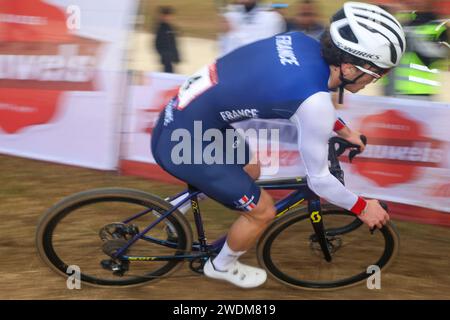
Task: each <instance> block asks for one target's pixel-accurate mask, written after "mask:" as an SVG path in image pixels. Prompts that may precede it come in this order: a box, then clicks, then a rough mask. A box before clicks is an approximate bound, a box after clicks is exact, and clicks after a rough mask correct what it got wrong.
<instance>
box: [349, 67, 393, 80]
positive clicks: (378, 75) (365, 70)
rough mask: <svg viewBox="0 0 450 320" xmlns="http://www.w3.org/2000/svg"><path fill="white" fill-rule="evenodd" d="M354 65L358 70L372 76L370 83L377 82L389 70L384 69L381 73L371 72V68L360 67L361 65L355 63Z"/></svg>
mask: <svg viewBox="0 0 450 320" xmlns="http://www.w3.org/2000/svg"><path fill="white" fill-rule="evenodd" d="M354 66H355V68H356V69H358V70H360V71H362V72H364V73H366V74H368V75H370V76H372V77H373V81H372V83H375V82H377V81H378V80H380V79H381V78H382V77H383V76H384V75H385V74H386V73H388V72H389V71H386V72H384V73H382V74H379V73H376V72H373V71H371V70H369V69H366V68H363V67H361V66H357V65H354Z"/></svg>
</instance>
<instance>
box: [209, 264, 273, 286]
mask: <svg viewBox="0 0 450 320" xmlns="http://www.w3.org/2000/svg"><path fill="white" fill-rule="evenodd" d="M203 273H204V274H205V275H206V276H207V277H209V278H213V279H219V280H225V281H228V282H231V283H232V284H234V285H235V286H238V287H241V288H255V287H258V286H260V285H262V284H263V283H264V282H266V280H267V273H266V271H265V270H264V269H261V268H255V267H251V266H248V265H245V264H242V263H240V262H239V261H236V262H235V263H234V264H233V265H232V266H231V267H230V268H229V269H228V270H227V271H219V270H216V269H215V268H214V266H213V263H212V262H211V259H208V261H206V263H205V266H204V267H203Z"/></svg>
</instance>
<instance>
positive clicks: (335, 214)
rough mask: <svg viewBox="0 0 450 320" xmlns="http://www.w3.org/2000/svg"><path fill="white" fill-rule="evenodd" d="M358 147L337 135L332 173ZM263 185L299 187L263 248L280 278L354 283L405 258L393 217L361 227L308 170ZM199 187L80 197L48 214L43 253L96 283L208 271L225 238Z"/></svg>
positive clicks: (325, 285)
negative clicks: (210, 222)
mask: <svg viewBox="0 0 450 320" xmlns="http://www.w3.org/2000/svg"><path fill="white" fill-rule="evenodd" d="M364 138H365V137H364ZM356 147H357V146H356V145H353V144H350V143H349V142H347V141H346V140H344V139H341V138H339V137H333V138H331V139H330V141H329V163H330V172H331V173H332V174H333V175H334V176H335V177H336V178H338V179H339V180H340V181H341V183H344V172H343V170H342V169H341V167H340V162H339V159H338V157H339V156H340V155H342V154H343V153H344V152H345V151H346V150H347V149H353V150H351V151H350V152H349V155H348V156H349V159H350V162H351V161H352V159H353V158H354V157H355V156H356V155H357V154H358V153H359V151H358V150H357V149H355V148H356ZM257 183H258V184H259V185H260V186H261V187H262V188H264V189H267V190H279V189H287V190H292V191H291V192H290V193H289V195H288V196H286V197H284V198H283V199H281V200H279V201H278V202H277V203H276V204H275V207H276V210H277V217H276V219H275V220H274V222H273V223H272V224H271V225H270V226H269V227H268V228H267V229H266V231H265V232H264V233H263V235H262V236H261V237H260V239H259V241H258V243H257V246H256V254H257V259H258V262H259V264H260V265H261V266H262V267H263V268H264V269H265V270H266V271H267V272H268V274H269V275H270V276H271V277H272V278H274V279H276V280H278V281H280V282H281V283H284V284H286V285H288V286H291V287H295V288H303V289H309V290H332V289H338V288H344V287H350V286H353V285H357V284H358V283H361V282H363V281H364V280H366V279H367V278H368V277H369V276H371V272H368V271H367V270H368V268H370V267H371V266H376V267H378V268H379V269H380V270H385V269H386V268H387V267H388V266H389V265H390V264H391V263H392V262H393V260H394V258H395V256H396V255H397V253H398V249H399V236H398V233H397V231H396V229H395V226H394V225H393V223H392V222H388V223H387V224H386V225H385V226H383V228H381V229H373V230H369V229H368V228H365V227H362V226H363V223H362V221H361V220H360V219H358V218H357V217H356V216H355V215H354V214H353V213H351V212H349V211H346V210H344V209H341V208H338V207H336V206H333V205H329V204H325V205H322V204H321V201H320V198H319V197H318V196H317V195H315V194H314V193H313V192H312V191H311V190H310V189H309V188H308V185H307V181H306V179H305V178H303V177H299V178H288V179H276V180H266V181H258V182H257ZM199 193H200V191H199V190H197V189H195V188H194V187H193V186H189V185H188V189H187V191H183V192H181V193H179V194H177V195H175V196H173V197H171V198H168V199H166V200H164V199H162V198H160V197H157V196H155V195H152V194H149V193H146V192H143V191H139V190H134V189H122V188H104V189H93V190H88V191H84V192H81V193H77V194H74V195H72V196H69V197H67V198H65V199H63V200H61V201H60V202H59V203H57V204H55V205H54V206H53V207H52V208H50V209H49V210H48V211H47V212H46V214H45V215H44V216H43V217H42V218H41V220H40V222H39V224H38V227H37V232H36V245H37V248H38V252H39V254H40V256H41V258H42V259H43V261H44V262H45V263H46V264H47V265H49V266H50V267H51V269H53V270H54V271H56V272H57V273H58V274H60V275H63V276H65V277H67V276H68V274H67V273H66V272H67V269H68V267H69V266H70V265H77V266H79V267H80V270H81V281H82V282H84V283H86V284H89V285H93V286H119V287H121V286H136V285H142V284H145V283H147V282H149V281H156V280H159V279H161V278H165V277H168V276H169V275H171V274H172V273H173V272H174V271H176V270H177V269H178V268H179V267H181V265H182V264H183V262H186V261H188V262H189V266H190V269H191V270H192V271H194V272H196V273H200V274H201V273H202V270H203V266H204V264H205V262H206V261H207V260H208V259H209V257H211V256H214V255H216V254H217V253H218V252H219V251H220V249H221V247H222V245H223V243H224V241H225V239H226V237H225V236H223V237H221V238H219V239H217V240H216V241H214V242H212V243H209V242H208V241H207V240H206V236H205V232H204V227H203V222H202V217H201V213H200V206H199V204H198V199H197V196H198V194H199ZM179 197H185V199H184V200H183V201H181V202H180V203H178V204H177V205H175V206H172V205H171V204H170V203H169V201H172V200H173V199H176V198H179ZM186 201H191V206H192V211H193V214H194V219H195V226H196V230H197V236H198V240H197V241H193V238H194V236H193V231H192V228H191V225H190V224H189V222H188V221H187V219H186V217H185V216H184V215H183V214H182V213H181V212H180V211H179V210H178V208H179V207H180V206H181V205H183V204H184V203H186ZM305 201H306V202H307V203H308V204H307V205H304V204H303V203H304V202H305ZM382 205H383V206H384V207H385V209H386V210H387V206H386V205H385V204H383V203H382ZM102 214H103V215H102ZM104 215H108V216H107V217H105V216H104ZM114 221H120V222H114ZM311 225H312V228H311ZM141 230H142V231H141ZM369 231H370V232H369ZM86 237H88V238H86ZM90 237H92V239H91V238H90ZM150 253H151V254H150ZM153 253H154V254H153ZM150 268H151V269H150Z"/></svg>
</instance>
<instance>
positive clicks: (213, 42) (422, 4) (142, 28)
mask: <svg viewBox="0 0 450 320" xmlns="http://www.w3.org/2000/svg"><path fill="white" fill-rule="evenodd" d="M240 2H241V4H242V5H245V3H246V2H247V5H248V3H256V5H257V7H261V8H262V7H263V8H264V9H265V10H271V11H275V12H277V13H278V14H280V15H281V16H282V18H283V19H284V20H285V22H286V24H285V26H284V28H285V30H286V31H292V30H299V31H303V32H305V31H306V32H307V33H308V34H310V35H311V33H316V34H313V36H317V35H318V34H320V29H319V30H318V29H317V25H318V26H319V27H326V26H327V25H328V24H329V23H328V22H329V18H330V17H331V16H332V14H334V13H335V12H336V11H337V10H338V9H339V8H340V7H342V5H343V3H344V2H345V1H341V0H338V1H332V2H330V1H325V0H311V1H308V0H307V1H304V0H287V1H264V0H250V1H247V0H243V1H240ZM240 2H239V1H225V0H224V1H219V0H217V1H195V0H192V1H183V0H174V1H162V0H161V1H160V0H142V1H140V3H139V10H138V17H137V19H136V29H135V30H136V31H135V33H134V34H133V36H132V42H131V46H130V56H129V66H130V68H131V69H132V70H136V71H148V70H152V71H163V70H164V69H163V68H162V67H161V62H160V55H159V54H158V52H157V51H156V50H155V46H154V42H155V37H156V35H157V33H158V25H159V22H160V14H159V10H160V8H161V7H170V8H172V11H173V12H172V13H171V17H170V19H171V24H172V26H173V27H174V30H175V31H174V32H175V33H174V34H175V36H176V39H177V48H178V51H179V53H180V57H182V58H181V59H180V61H179V62H178V63H177V64H176V65H175V64H174V66H175V67H176V68H175V72H176V73H180V74H185V75H189V74H191V73H193V72H195V71H196V70H197V69H199V68H200V67H201V66H202V65H203V64H205V63H208V62H209V61H213V60H214V59H215V58H216V57H217V56H220V55H221V54H222V53H223V50H222V49H223V48H222V47H223V38H224V35H226V34H227V31H230V29H227V27H224V20H225V21H228V22H230V23H231V25H232V28H234V32H235V33H244V34H245V33H246V35H245V37H248V38H249V39H248V42H251V41H252V40H256V39H259V37H258V35H255V34H256V33H258V31H255V28H251V27H247V26H248V25H250V24H252V23H254V24H258V26H259V27H260V28H262V27H263V26H264V25H265V28H269V29H270V28H271V23H272V19H271V18H270V17H269V18H267V17H263V18H262V20H265V19H267V20H265V21H261V22H260V21H258V22H252V21H251V17H253V18H254V17H255V16H257V13H256V11H257V9H253V10H251V11H249V12H248V13H246V14H242V15H240V16H239V15H236V14H233V13H236V12H239V10H240V9H239V8H237V6H236V4H239V3H240ZM363 2H367V3H373V4H378V5H382V6H384V7H385V8H386V9H388V11H390V12H391V13H393V14H394V15H395V16H396V17H397V18H398V19H399V20H400V21H401V22H402V23H403V25H404V26H414V29H415V30H409V33H410V37H409V39H408V40H409V41H408V42H411V43H412V39H413V35H414V34H416V35H417V34H420V33H421V32H423V31H424V29H425V28H426V27H427V26H428V27H430V26H431V25H435V24H436V26H437V25H439V24H440V23H441V22H443V21H445V19H448V17H449V16H450V1H446V0H444V1H442V0H426V1H417V0H408V1H392V0H374V1H363ZM412 12H420V15H419V17H417V16H415V17H414V16H413V14H412ZM224 17H225V18H224ZM246 17H247V18H248V19H249V21H247V22H245V19H246ZM227 19H228V20H227ZM239 19H242V20H241V21H240V22H237V21H236V20H239ZM228 28H230V26H228ZM237 29H238V30H237ZM281 29H282V28H281ZM410 29H412V28H410ZM272 30H273V31H272V33H275V32H276V31H277V30H279V29H277V28H275V29H272ZM443 30H444V29H443ZM268 32H269V34H270V32H271V31H270V30H269V31H268ZM441 32H442V31H440V34H439V36H440V37H443V38H444V39H447V38H448V35H447V34H448V29H447V28H445V31H444V32H443V34H445V36H443V34H442V33H441ZM231 36H233V35H231ZM430 36H431V35H430ZM439 36H438V37H437V38H436V39H435V43H434V44H433V41H428V42H426V43H425V42H422V43H421V44H418V45H416V48H417V47H421V46H423V45H425V46H429V47H431V46H434V45H435V44H436V42H437V41H439V40H438V39H439ZM239 37H243V35H242V34H240V35H239ZM261 37H264V35H261ZM415 38H416V39H415V40H417V37H415ZM238 42H239V41H238ZM241 43H247V42H246V41H245V42H241ZM236 46H237V45H236ZM411 50H414V49H413V48H411ZM440 50H441V51H444V52H441V53H435V54H434V55H433V54H432V53H428V54H429V55H431V56H432V57H431V58H429V57H427V58H425V60H426V59H431V60H433V63H436V61H438V60H441V61H440V63H442V64H441V65H440V66H439V69H440V70H441V71H442V74H441V75H440V81H441V82H442V83H443V84H444V85H445V84H446V83H448V82H449V80H450V76H449V73H448V64H447V62H446V61H445V60H447V55H448V52H446V50H445V48H441V49H440ZM427 62H428V66H430V65H432V63H430V61H427ZM431 69H433V67H431ZM391 85H393V84H392V81H391ZM410 92H414V93H417V88H416V90H414V89H409V90H403V88H402V89H398V90H397V91H396V93H397V94H400V93H402V94H404V93H410ZM419 92H422V93H423V92H427V93H428V92H432V94H431V95H432V97H431V98H432V99H433V100H436V101H450V95H449V94H450V93H449V90H445V89H444V90H441V89H439V90H435V89H428V90H426V89H422V90H419ZM386 93H389V94H390V95H392V94H394V93H395V90H394V91H393V89H392V88H389V85H388V84H387V83H386V82H384V83H379V84H376V85H374V86H368V87H367V88H366V89H365V91H363V92H362V94H365V95H381V94H386Z"/></svg>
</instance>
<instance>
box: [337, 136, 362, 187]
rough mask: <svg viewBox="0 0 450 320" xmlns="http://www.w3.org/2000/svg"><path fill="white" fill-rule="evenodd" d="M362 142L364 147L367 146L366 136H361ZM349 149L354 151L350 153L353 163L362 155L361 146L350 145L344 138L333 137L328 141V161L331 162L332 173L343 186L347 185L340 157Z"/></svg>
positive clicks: (349, 156)
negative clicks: (355, 158)
mask: <svg viewBox="0 0 450 320" xmlns="http://www.w3.org/2000/svg"><path fill="white" fill-rule="evenodd" d="M361 140H362V142H363V143H364V145H366V144H367V137H366V136H365V135H361ZM336 145H337V148H336ZM347 149H353V150H351V151H350V153H349V155H348V158H349V160H350V162H352V160H353V158H354V157H356V156H357V155H358V154H360V153H361V150H360V146H358V145H356V144H353V143H350V142H348V141H347V140H345V139H343V138H340V137H332V138H330V140H329V141H328V160H329V161H330V172H331V174H332V175H334V176H335V177H336V178H337V179H338V180H339V181H340V182H341V183H342V184H345V183H344V171H343V170H342V169H341V166H340V164H339V159H338V157H339V156H341V155H342V154H343V153H344V152H345V150H347Z"/></svg>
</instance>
